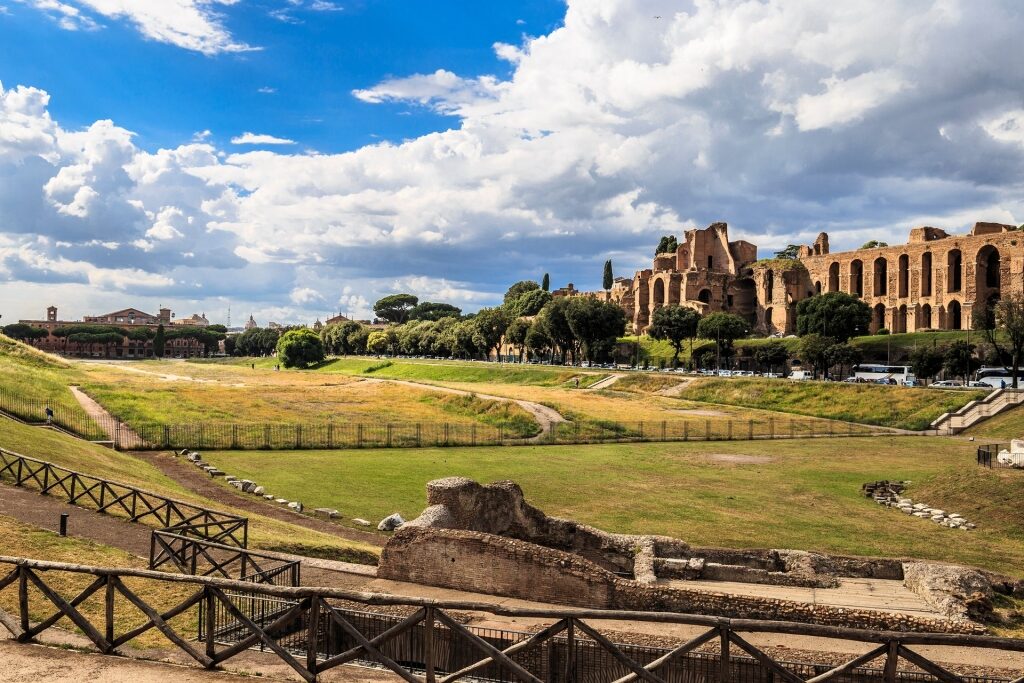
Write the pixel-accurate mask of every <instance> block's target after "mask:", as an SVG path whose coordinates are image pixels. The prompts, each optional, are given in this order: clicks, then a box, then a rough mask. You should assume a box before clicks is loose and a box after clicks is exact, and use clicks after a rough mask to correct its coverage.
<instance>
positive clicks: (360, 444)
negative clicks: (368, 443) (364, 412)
mask: <svg viewBox="0 0 1024 683" xmlns="http://www.w3.org/2000/svg"><path fill="white" fill-rule="evenodd" d="M356 446H357V447H359V448H362V447H363V425H362V423H360V424H357V425H356Z"/></svg>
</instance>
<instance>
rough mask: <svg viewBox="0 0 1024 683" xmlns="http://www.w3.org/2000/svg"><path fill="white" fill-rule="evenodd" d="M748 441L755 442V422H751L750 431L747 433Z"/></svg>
mask: <svg viewBox="0 0 1024 683" xmlns="http://www.w3.org/2000/svg"><path fill="white" fill-rule="evenodd" d="M747 440H748V441H753V440H754V421H753V420H751V421H750V430H749V432H748V433H747Z"/></svg>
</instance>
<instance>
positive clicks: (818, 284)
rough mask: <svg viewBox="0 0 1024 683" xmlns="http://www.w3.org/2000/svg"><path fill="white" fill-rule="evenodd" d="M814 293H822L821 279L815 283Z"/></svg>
mask: <svg viewBox="0 0 1024 683" xmlns="http://www.w3.org/2000/svg"><path fill="white" fill-rule="evenodd" d="M814 293H815V294H821V280H816V281H815V283H814Z"/></svg>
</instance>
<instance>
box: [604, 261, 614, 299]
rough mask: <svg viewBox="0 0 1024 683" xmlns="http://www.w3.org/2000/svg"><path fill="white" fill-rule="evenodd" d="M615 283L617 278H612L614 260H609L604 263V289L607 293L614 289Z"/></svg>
mask: <svg viewBox="0 0 1024 683" xmlns="http://www.w3.org/2000/svg"><path fill="white" fill-rule="evenodd" d="M614 282H615V278H614V277H613V276H612V260H611V259H608V260H607V261H605V262H604V289H605V291H607V290H609V289H611V288H612V283H614Z"/></svg>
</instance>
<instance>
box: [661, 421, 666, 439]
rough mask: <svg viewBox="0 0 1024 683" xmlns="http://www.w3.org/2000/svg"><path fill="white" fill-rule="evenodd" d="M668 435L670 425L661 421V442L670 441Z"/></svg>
mask: <svg viewBox="0 0 1024 683" xmlns="http://www.w3.org/2000/svg"><path fill="white" fill-rule="evenodd" d="M667 434H668V425H667V424H665V420H662V421H661V440H662V441H667V440H668V438H667Z"/></svg>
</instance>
